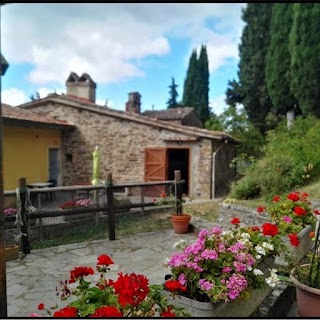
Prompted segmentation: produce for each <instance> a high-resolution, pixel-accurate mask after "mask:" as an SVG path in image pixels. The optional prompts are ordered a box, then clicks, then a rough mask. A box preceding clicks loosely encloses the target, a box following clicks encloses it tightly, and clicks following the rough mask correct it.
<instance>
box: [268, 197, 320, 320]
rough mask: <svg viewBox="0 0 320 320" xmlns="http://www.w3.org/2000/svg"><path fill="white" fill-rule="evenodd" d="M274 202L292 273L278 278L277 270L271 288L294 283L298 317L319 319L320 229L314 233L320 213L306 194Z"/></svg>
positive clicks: (274, 209) (274, 215) (274, 200)
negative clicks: (282, 283)
mask: <svg viewBox="0 0 320 320" xmlns="http://www.w3.org/2000/svg"><path fill="white" fill-rule="evenodd" d="M273 202H274V205H273V206H270V208H269V209H268V212H269V213H270V214H271V217H272V219H273V221H275V222H276V223H277V225H278V226H279V230H280V234H281V235H282V236H283V237H285V238H284V243H285V244H286V247H287V248H288V249H289V250H287V251H286V252H287V262H288V263H287V266H288V267H289V269H288V270H289V271H286V270H283V269H282V271H281V272H282V274H281V275H279V274H278V272H279V271H277V270H276V269H274V270H273V272H272V274H271V277H270V278H269V284H270V285H271V286H272V287H274V288H275V287H276V286H277V284H278V283H279V281H291V282H292V283H293V284H294V286H295V287H296V295H297V304H298V314H299V316H300V317H320V308H319V305H320V256H319V241H320V239H319V233H320V228H319V227H318V228H317V230H316V233H315V232H314V231H312V230H313V229H314V227H315V225H316V221H317V217H319V215H320V212H319V211H318V210H313V209H312V207H311V203H310V201H309V200H308V194H307V193H301V192H292V193H289V194H288V195H287V197H285V198H283V199H281V198H280V197H279V196H275V197H274V198H273ZM313 242H314V243H313ZM299 248H300V250H299ZM288 272H289V277H288V276H287V273H288Z"/></svg>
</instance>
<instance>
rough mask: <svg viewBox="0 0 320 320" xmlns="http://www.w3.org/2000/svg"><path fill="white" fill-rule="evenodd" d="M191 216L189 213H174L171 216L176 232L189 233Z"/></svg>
mask: <svg viewBox="0 0 320 320" xmlns="http://www.w3.org/2000/svg"><path fill="white" fill-rule="evenodd" d="M190 219H191V216H190V215H188V214H184V213H183V214H181V215H176V214H173V215H172V216H171V221H172V224H173V229H174V232H175V233H177V234H183V233H187V232H188V231H189V222H190Z"/></svg>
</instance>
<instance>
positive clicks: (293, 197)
mask: <svg viewBox="0 0 320 320" xmlns="http://www.w3.org/2000/svg"><path fill="white" fill-rule="evenodd" d="M288 199H289V200H291V201H294V202H295V201H298V200H300V197H299V192H291V193H289V194H288Z"/></svg>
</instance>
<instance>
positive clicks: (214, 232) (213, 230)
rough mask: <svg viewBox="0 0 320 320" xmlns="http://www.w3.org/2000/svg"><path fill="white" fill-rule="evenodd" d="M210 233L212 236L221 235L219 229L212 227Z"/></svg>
mask: <svg viewBox="0 0 320 320" xmlns="http://www.w3.org/2000/svg"><path fill="white" fill-rule="evenodd" d="M211 233H212V234H216V235H219V234H221V233H222V228H220V227H213V228H212V229H211Z"/></svg>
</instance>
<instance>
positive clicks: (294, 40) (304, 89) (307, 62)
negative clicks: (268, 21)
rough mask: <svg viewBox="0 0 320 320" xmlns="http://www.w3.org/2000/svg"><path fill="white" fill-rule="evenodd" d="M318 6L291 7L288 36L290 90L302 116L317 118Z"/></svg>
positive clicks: (319, 73)
mask: <svg viewBox="0 0 320 320" xmlns="http://www.w3.org/2000/svg"><path fill="white" fill-rule="evenodd" d="M319 17H320V6H319V4H318V3H294V4H293V24H292V29H291V33H290V35H289V50H290V54H291V81H290V87H291V91H292V92H293V94H294V96H295V98H296V99H297V100H298V103H299V107H300V109H301V111H302V113H303V114H304V115H307V114H313V115H315V116H317V117H320V106H319V101H320V54H319V52H320V23H319Z"/></svg>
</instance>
